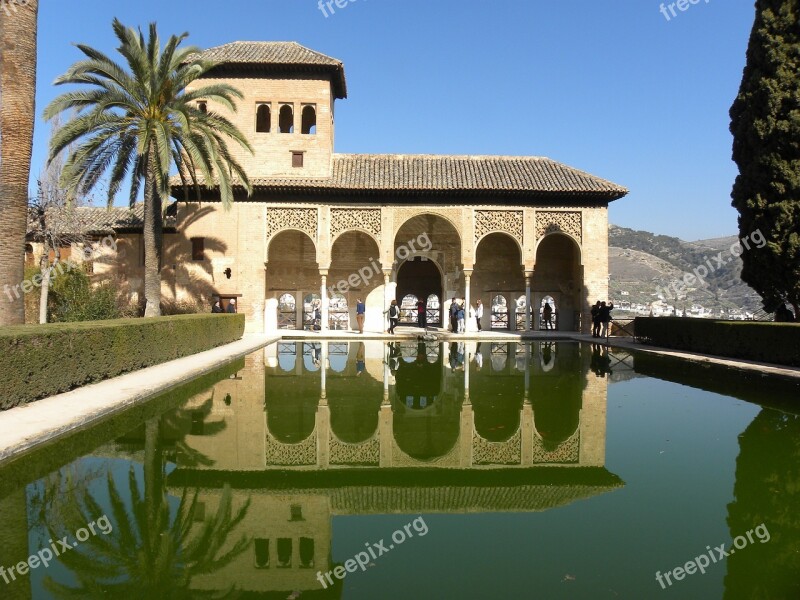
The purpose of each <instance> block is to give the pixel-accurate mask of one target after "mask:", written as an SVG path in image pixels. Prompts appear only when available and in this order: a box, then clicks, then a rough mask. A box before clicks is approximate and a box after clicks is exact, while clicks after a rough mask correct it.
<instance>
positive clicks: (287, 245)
mask: <svg viewBox="0 0 800 600" xmlns="http://www.w3.org/2000/svg"><path fill="white" fill-rule="evenodd" d="M204 55H205V56H206V57H208V58H209V59H211V60H214V61H217V62H219V66H218V67H217V68H215V69H214V70H213V71H212V72H210V73H209V74H208V77H207V78H205V79H204V80H201V81H199V82H198V84H200V85H205V84H208V83H213V82H218V81H221V82H226V83H230V84H231V85H233V86H235V87H236V88H238V89H239V90H240V91H241V92H242V94H243V96H244V98H243V100H241V101H240V102H239V103H238V111H237V112H236V113H235V114H234V113H229V111H227V109H225V108H224V107H220V106H215V105H214V104H212V103H210V102H206V101H204V100H198V101H197V103H198V107H202V108H201V109H202V110H206V109H207V110H209V111H220V112H221V113H223V114H225V115H226V116H229V117H230V118H231V120H232V121H233V122H234V123H235V124H236V125H237V126H238V127H239V128H240V130H241V131H242V132H244V134H245V136H246V137H247V138H248V139H249V141H250V142H251V144H252V146H253V148H254V150H255V152H254V154H253V155H249V154H246V153H244V152H241V151H240V149H239V148H238V147H234V148H231V151H232V152H233V154H234V155H235V158H236V159H237V160H238V161H239V162H240V163H241V164H242V165H243V168H244V169H245V171H246V172H247V173H248V176H249V178H250V180H251V182H253V184H254V193H253V196H252V197H251V198H245V196H244V194H243V193H239V194H238V197H237V198H236V200H237V202H235V203H234V206H233V208H232V209H231V211H230V212H225V211H223V210H222V208H221V205H220V202H219V194H218V191H217V188H216V187H215V186H214V185H211V186H209V188H204V189H203V192H202V193H203V196H202V202H195V199H196V196H195V195H194V192H191V196H190V198H188V200H189V201H188V202H187V201H186V198H185V195H184V192H183V190H182V189H179V188H177V187H176V188H175V190H174V196H175V197H176V198H177V199H178V201H177V209H176V219H175V223H176V227H175V229H174V230H171V231H169V232H167V233H166V235H165V236H164V237H165V248H164V254H165V257H164V261H163V262H164V265H165V267H164V269H163V272H162V284H163V285H162V289H163V294H164V297H165V300H170V299H173V298H174V299H176V300H179V301H180V300H197V299H198V298H205V299H207V298H208V297H209V296H210V295H211V294H212V293H216V294H221V295H223V296H225V297H232V296H241V298H240V301H239V307H240V311H241V312H244V313H246V314H247V316H248V320H247V327H248V330H250V331H263V330H265V329H266V330H273V329H277V328H287V329H294V328H303V327H307V326H308V310H307V309H306V307H308V306H309V305H310V302H311V301H312V300H314V299H317V298H320V297H321V299H322V300H323V303H322V307H323V308H322V310H323V328H327V327H329V326H331V327H334V328H340V327H343V326H345V324H347V323H349V324H350V326H352V325H353V324H354V322H355V318H354V310H355V303H356V298H357V297H362V298H363V299H364V301H365V302H366V304H367V328H368V329H370V330H376V331H383V330H384V329H385V327H383V326H382V322H381V320H382V311H383V310H384V309H385V308H386V307H387V306H388V302H387V300H388V299H389V298H390V297H396V298H397V300H398V302H399V303H400V302H401V301H402V300H403V299H404V298H405V297H406V296H413V298H414V301H413V302H411V304H410V305H412V306H413V305H415V303H416V301H417V300H424V301H425V302H426V303H427V305H428V307H429V310H430V313H431V314H430V317H431V318H432V319H436V321H440V320H441V319H440V312H439V309H438V308H434V307H438V306H439V305H440V304H441V308H442V309H443V310H444V311H445V312H446V311H447V309H448V306H449V301H450V298H451V297H453V296H458V297H459V298H466V299H467V302H468V303H470V302H471V303H474V302H475V300H477V299H478V298H481V299H482V301H483V303H484V305H485V306H486V307H487V308H488V307H490V306H499V305H501V304H502V305H503V306H508V307H514V308H515V310H516V309H517V307H521V309H522V311H521V312H518V313H516V314H509V313H508V312H505V313H498V314H497V315H494V318H493V317H492V315H491V314H489V311H488V310H487V312H486V314H485V316H484V319H485V323H484V328H486V329H488V328H489V327H490V325H491V326H492V327H494V328H505V329H517V328H520V329H528V328H538V325H539V321H538V319H534V322H530V317H531V315H530V311H527V310H526V309H525V307H529V306H533V307H537V306H539V304H540V301H541V299H542V298H543V297H545V296H551V297H552V298H554V302H555V304H556V306H555V308H556V309H557V310H558V315H559V325H560V326H561V328H562V329H564V330H575V329H577V328H578V327H579V326H582V327H583V329H584V331H588V327H589V323H588V314H589V307H590V304H591V303H593V302H594V301H595V300H596V299H597V298H606V297H607V295H608V293H607V292H608V216H607V211H608V204H609V203H610V202H612V201H614V200H616V199H619V198H621V197H623V196H624V195H625V194H626V193H627V190H626V189H625V188H623V187H621V186H618V185H616V184H613V183H611V182H609V181H606V180H604V179H600V178H598V177H595V176H592V175H590V174H588V173H585V172H582V171H579V170H577V169H574V168H571V167H569V166H566V165H564V164H561V163H558V162H556V161H554V160H551V159H549V158H544V157H531V156H432V155H413V156H412V155H379V154H339V153H336V152H334V112H335V111H334V108H335V107H334V104H335V102H336V100H341V99H344V98H346V96H347V87H346V83H345V75H344V66H343V64H342V63H341V62H340V61H339V60H336V59H334V58H331V57H329V56H325V55H323V54H320V53H318V52H315V51H313V50H310V49H308V48H304V47H302V46H300V45H299V44H296V43H284V42H233V43H230V44H225V45H223V46H219V47H216V48H212V49H210V50H207V51H206V52H205V53H204ZM373 126H377V125H376V124H373ZM175 183H176V184H177V183H178V180H176V181H175ZM103 210H105V209H103ZM106 219H108V217H107V216H106ZM115 221H117V222H112V223H109V224H108V226H109V227H110V228H111V229H112V230H113V231H115V232H116V233H117V235H118V237H119V242H120V244H119V246H120V249H121V252H120V254H119V256H118V259H119V260H118V262H117V263H116V264H114V265H112V266H111V267H110V268H107V267H106V266H105V265H101V266H102V267H103V269H104V272H110V273H112V274H117V275H121V276H124V279H125V280H126V281H130V282H132V283H131V284H130V290H129V291H130V293H131V294H136V293H138V292H140V291H141V289H142V276H143V262H142V258H141V256H142V253H141V247H142V244H141V223H140V222H139V221H137V222H131V219H130V218H128V219H126V218H124V217H123V216H122V215H120V218H119V219H118V220H115ZM123 251H124V255H123V254H122V252H123ZM340 282H342V285H341V286H340V285H339V284H340ZM331 286H336V287H337V288H338V289H336V290H331V289H330V287H331ZM498 298H500V299H502V302H501V301H500V300H498ZM327 299H331V300H333V302H332V303H331V305H330V314H328V309H329V305H328V303H327V302H326V301H325V300H327ZM534 316H535V315H534ZM436 321H433V320H432V321H431V324H434V323H435V322H436ZM581 324H582V325H581ZM469 325H472V323H471V322H470V323H469Z"/></svg>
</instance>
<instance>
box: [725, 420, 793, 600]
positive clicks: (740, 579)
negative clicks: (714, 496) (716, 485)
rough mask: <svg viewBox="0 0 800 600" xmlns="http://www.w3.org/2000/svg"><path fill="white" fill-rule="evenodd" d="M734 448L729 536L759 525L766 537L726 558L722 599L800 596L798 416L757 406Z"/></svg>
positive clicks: (729, 508)
mask: <svg viewBox="0 0 800 600" xmlns="http://www.w3.org/2000/svg"><path fill="white" fill-rule="evenodd" d="M739 449H740V452H739V457H738V458H737V459H736V484H735V485H734V498H735V499H734V501H733V502H731V503H730V504H729V505H728V527H729V528H730V532H731V537H732V538H734V537H736V536H739V535H743V534H746V532H747V531H749V530H751V529H754V528H755V527H757V526H758V525H760V524H762V523H764V524H765V525H766V527H767V529H768V530H769V533H770V540H769V541H768V542H766V543H759V540H758V538H757V537H756V536H755V535H754V536H753V539H754V541H755V543H753V544H749V543H748V545H747V546H746V547H745V548H743V549H741V550H737V551H736V553H735V554H733V555H732V556H729V557H728V559H727V565H728V573H727V575H726V577H725V598H726V599H734V598H743V599H744V598H747V599H748V600H749V599H751V598H800V552H798V544H799V543H800V512H798V508H800V416H798V415H790V414H785V413H781V412H778V411H775V410H770V409H764V410H762V411H761V412H760V413H759V414H758V416H757V417H756V418H755V419H753V422H752V423H750V425H748V427H747V429H745V431H744V433H742V435H741V436H739Z"/></svg>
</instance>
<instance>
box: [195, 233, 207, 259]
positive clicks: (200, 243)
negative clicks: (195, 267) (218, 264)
mask: <svg viewBox="0 0 800 600" xmlns="http://www.w3.org/2000/svg"><path fill="white" fill-rule="evenodd" d="M205 251H206V239H205V238H201V237H196V238H192V260H205V258H206V256H205Z"/></svg>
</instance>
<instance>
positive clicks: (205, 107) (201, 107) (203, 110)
mask: <svg viewBox="0 0 800 600" xmlns="http://www.w3.org/2000/svg"><path fill="white" fill-rule="evenodd" d="M197 109H198V110H199V111H200V112H201V113H207V112H208V104H206V102H205V101H204V100H203V101H200V102H198V103H197Z"/></svg>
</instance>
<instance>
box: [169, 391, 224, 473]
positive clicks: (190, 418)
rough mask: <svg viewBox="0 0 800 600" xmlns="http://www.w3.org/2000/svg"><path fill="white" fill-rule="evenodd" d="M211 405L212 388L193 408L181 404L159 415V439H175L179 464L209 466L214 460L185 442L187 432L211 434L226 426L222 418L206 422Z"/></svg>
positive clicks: (212, 399)
mask: <svg viewBox="0 0 800 600" xmlns="http://www.w3.org/2000/svg"><path fill="white" fill-rule="evenodd" d="M229 396H230V394H229ZM213 407H214V390H213V389H212V390H211V396H210V397H209V398H208V399H206V400H205V401H204V402H203V403H202V404H201V405H200V406H197V407H193V408H186V407H185V406H182V407H180V408H177V409H175V410H172V411H170V412H168V413H167V414H165V415H164V416H163V417H161V425H160V437H161V439H174V440H175V442H174V444H175V451H176V453H177V454H178V455H179V456H180V464H181V465H182V466H185V467H197V466H198V465H202V466H204V467H210V466H211V465H213V464H214V463H215V462H216V461H214V460H213V459H212V458H209V457H208V456H206V455H205V454H203V453H202V452H200V451H198V450H195V449H194V448H192V447H191V446H190V445H189V444H188V443H187V442H186V436H187V435H189V434H191V435H199V436H213V435H217V434H218V433H220V432H221V431H223V430H224V429H225V428H226V427H227V423H226V422H225V419H224V418H222V419H219V420H217V421H209V422H206V419H208V417H209V416H210V415H211V410H212V409H213Z"/></svg>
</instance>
